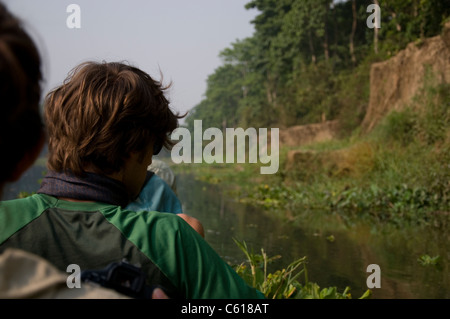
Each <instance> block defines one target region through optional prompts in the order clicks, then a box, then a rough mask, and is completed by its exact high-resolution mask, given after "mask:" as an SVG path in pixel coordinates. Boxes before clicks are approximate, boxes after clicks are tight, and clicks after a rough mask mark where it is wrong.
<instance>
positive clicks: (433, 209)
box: [173, 85, 450, 228]
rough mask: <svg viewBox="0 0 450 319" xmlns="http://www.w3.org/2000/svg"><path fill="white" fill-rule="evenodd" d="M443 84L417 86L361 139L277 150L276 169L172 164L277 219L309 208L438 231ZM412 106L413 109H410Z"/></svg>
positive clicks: (445, 104)
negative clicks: (415, 91) (223, 187)
mask: <svg viewBox="0 0 450 319" xmlns="http://www.w3.org/2000/svg"><path fill="white" fill-rule="evenodd" d="M449 92H450V86H449V85H439V86H424V88H423V89H422V90H421V91H420V92H419V93H418V94H417V97H416V99H415V100H414V102H413V103H411V105H410V106H409V107H407V108H405V109H404V110H403V111H400V112H396V111H394V112H392V113H390V114H389V115H388V116H386V117H385V118H384V119H383V121H382V122H381V123H380V124H379V125H378V126H377V127H376V128H375V129H374V130H373V131H371V132H370V133H369V134H361V133H360V131H359V130H356V131H354V132H353V134H352V135H351V136H348V137H344V138H341V139H333V140H329V141H325V142H318V143H311V144H306V145H303V146H301V147H297V148H296V147H286V146H284V147H283V146H282V147H281V148H280V170H279V172H278V173H277V174H273V175H262V174H260V173H259V165H258V164H189V165H175V166H173V167H174V169H175V171H176V172H178V173H182V172H185V173H186V172H187V173H192V174H194V175H195V176H197V178H198V179H200V180H203V181H207V182H209V183H213V184H214V183H221V184H224V185H226V186H227V189H228V191H229V192H230V196H232V197H233V198H235V199H236V200H239V201H241V202H243V203H249V204H252V205H256V206H258V207H261V208H263V209H264V210H266V211H272V212H277V214H279V212H283V213H282V214H283V216H280V217H282V218H286V219H289V220H292V221H294V220H296V219H302V220H304V219H305V218H309V217H310V215H312V214H313V213H314V212H315V211H318V210H319V211H321V212H323V213H327V214H329V215H330V216H334V217H335V218H338V219H341V220H342V222H343V223H344V224H347V226H350V225H351V224H352V223H357V222H364V223H366V224H370V225H371V226H373V227H375V228H385V227H387V226H389V227H395V228H402V227H407V226H428V227H437V228H445V227H448V225H449V220H450V128H449V127H450V126H449V123H450V93H449ZM418 106H420V107H418Z"/></svg>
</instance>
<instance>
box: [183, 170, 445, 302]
mask: <svg viewBox="0 0 450 319" xmlns="http://www.w3.org/2000/svg"><path fill="white" fill-rule="evenodd" d="M177 189H178V195H179V197H180V200H181V201H182V203H183V209H184V211H185V213H187V214H190V215H192V216H194V217H196V218H198V219H199V220H200V221H202V223H203V225H204V228H205V232H206V234H205V239H206V240H207V241H208V242H209V243H210V244H211V245H212V246H213V247H214V248H215V249H216V251H217V252H218V253H219V254H220V255H221V256H222V257H223V258H224V259H225V260H226V261H227V262H229V263H230V264H239V263H241V262H243V261H245V255H244V254H243V253H242V251H241V250H240V249H239V248H238V247H237V245H236V244H235V243H234V241H233V238H236V239H238V240H239V241H245V242H246V243H247V246H248V247H249V248H251V249H252V250H253V252H254V253H260V252H261V248H263V249H264V250H265V252H266V253H267V255H268V256H269V257H270V256H274V255H281V256H282V258H281V259H278V260H277V262H276V263H274V264H272V265H271V268H272V271H274V270H276V269H282V268H283V267H286V266H287V265H288V264H289V263H291V262H292V261H294V260H295V259H298V258H301V257H303V256H306V257H307V260H308V264H307V270H308V277H309V280H310V281H312V282H316V283H318V284H319V286H320V287H330V286H336V287H337V288H338V291H339V292H342V291H343V290H344V289H345V287H346V286H349V287H350V288H351V290H350V292H351V293H352V298H358V297H360V296H361V295H362V294H363V293H364V292H365V291H366V290H367V289H368V288H367V283H366V281H367V278H368V277H369V276H370V275H371V274H372V272H367V266H368V265H370V264H377V265H379V266H380V270H381V288H373V289H372V297H371V298H372V299H374V298H376V299H381V298H389V299H399V298H402V299H410V298H419V299H441V298H450V272H449V261H450V248H449V234H448V232H447V229H446V228H443V227H442V225H441V227H437V226H432V227H430V228H428V229H426V230H424V229H419V230H418V229H414V230H395V231H393V230H392V229H390V230H389V231H386V232H383V229H381V230H378V231H376V232H374V231H373V229H372V228H370V227H369V226H366V225H363V224H361V225H358V226H353V227H350V228H349V227H348V226H345V227H344V226H343V225H342V222H341V223H340V222H339V219H337V218H333V217H329V216H323V215H322V216H321V214H320V213H317V216H316V217H312V218H310V219H308V220H307V221H306V220H303V221H302V220H297V221H284V222H283V221H281V220H284V219H281V218H275V217H270V216H271V215H270V214H277V213H276V212H271V213H270V214H269V213H266V214H264V213H263V212H262V211H261V210H260V209H257V208H254V207H252V206H247V205H244V204H241V203H238V202H236V201H235V200H233V199H232V198H231V197H230V196H227V192H225V191H224V190H223V189H221V186H220V185H211V184H206V183H204V182H201V181H197V180H195V178H194V177H193V176H190V175H180V176H178V180H177ZM280 213H281V212H280ZM332 224H334V225H332ZM330 229H333V230H330ZM330 236H332V237H330ZM331 238H333V240H332V239H331ZM423 255H429V256H431V257H434V256H437V255H438V256H440V260H439V262H438V264H437V265H428V266H424V265H422V264H421V263H419V261H418V258H420V257H421V256H423Z"/></svg>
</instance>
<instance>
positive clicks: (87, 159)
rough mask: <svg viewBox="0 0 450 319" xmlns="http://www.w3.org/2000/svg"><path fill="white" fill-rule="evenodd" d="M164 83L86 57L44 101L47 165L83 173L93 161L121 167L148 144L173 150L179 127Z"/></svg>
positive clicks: (101, 168) (103, 168)
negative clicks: (133, 153) (90, 60)
mask: <svg viewBox="0 0 450 319" xmlns="http://www.w3.org/2000/svg"><path fill="white" fill-rule="evenodd" d="M166 89H167V87H163V85H162V83H161V82H158V81H155V80H153V79H152V78H151V77H150V75H148V74H147V73H145V72H144V71H142V70H140V69H138V68H136V67H134V66H130V65H128V64H125V63H122V62H110V63H107V62H101V63H99V62H85V63H82V64H80V65H79V66H77V67H76V68H74V69H73V70H72V71H71V72H70V73H69V76H68V77H67V79H66V80H65V81H64V83H63V84H62V85H61V86H59V87H57V88H56V89H54V90H53V91H51V92H50V93H49V94H48V95H47V96H46V98H45V101H44V114H45V122H46V125H47V130H48V136H49V141H48V143H49V158H48V168H49V169H51V170H55V171H70V172H72V173H74V174H76V175H81V174H82V173H83V172H84V171H85V169H86V167H88V166H91V167H92V166H93V168H94V170H95V171H96V172H98V173H102V174H111V173H114V172H118V171H120V170H121V169H122V168H123V166H124V164H125V160H126V159H127V158H128V156H129V155H130V154H131V152H140V153H144V152H146V151H147V150H148V148H149V146H150V144H151V143H152V142H153V143H154V145H157V144H159V145H163V146H165V147H166V148H167V149H171V147H172V146H173V142H172V141H171V140H170V138H169V134H170V133H171V132H172V131H173V130H175V129H176V128H177V127H178V119H180V118H182V117H183V116H179V115H178V114H175V113H173V112H172V110H171V109H170V107H169V101H168V100H167V98H166V97H165V95H164V91H165V90H166Z"/></svg>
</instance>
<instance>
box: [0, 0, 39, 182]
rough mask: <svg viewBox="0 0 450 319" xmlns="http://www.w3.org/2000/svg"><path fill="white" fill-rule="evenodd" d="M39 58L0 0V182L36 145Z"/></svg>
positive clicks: (10, 173)
mask: <svg viewBox="0 0 450 319" xmlns="http://www.w3.org/2000/svg"><path fill="white" fill-rule="evenodd" d="M41 79H42V74H41V58H40V55H39V52H38V49H37V47H36V46H35V44H34V42H33V40H32V39H31V38H30V36H29V35H28V34H27V33H26V31H25V30H24V29H23V27H22V25H21V22H20V21H19V20H18V19H17V18H15V17H14V16H13V15H12V14H11V13H10V12H9V11H8V9H7V8H6V7H5V6H4V5H3V4H2V3H0V149H1V156H0V167H1V169H0V185H2V184H3V183H4V182H6V181H9V180H10V179H11V177H12V176H11V175H12V173H13V171H14V169H15V167H16V165H17V163H18V162H20V160H21V159H22V158H23V157H24V156H25V155H26V154H27V152H29V151H30V150H31V149H33V147H35V145H37V144H38V142H39V140H40V138H41V137H42V134H43V132H44V130H43V123H42V119H41V116H40V113H39V100H40V97H41V87H40V81H41Z"/></svg>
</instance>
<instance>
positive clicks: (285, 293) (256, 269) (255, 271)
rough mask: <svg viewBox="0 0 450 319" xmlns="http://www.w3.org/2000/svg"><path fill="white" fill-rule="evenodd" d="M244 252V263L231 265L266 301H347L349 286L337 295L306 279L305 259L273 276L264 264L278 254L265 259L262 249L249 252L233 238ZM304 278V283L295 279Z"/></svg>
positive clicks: (367, 295) (366, 296)
mask: <svg viewBox="0 0 450 319" xmlns="http://www.w3.org/2000/svg"><path fill="white" fill-rule="evenodd" d="M233 240H234V242H235V243H236V245H237V246H238V247H239V248H240V249H241V250H242V251H243V252H244V254H245V256H246V257H247V261H246V262H243V263H241V264H240V265H237V266H235V270H236V272H237V273H238V274H239V275H240V276H241V277H242V278H244V280H246V281H247V282H248V283H249V284H250V285H252V286H253V287H255V288H256V289H258V290H259V291H261V292H262V293H263V294H264V295H265V296H266V297H267V298H269V299H351V294H350V287H346V288H345V290H344V291H343V292H342V293H340V292H338V290H337V288H336V287H328V288H322V289H321V288H320V286H319V285H318V284H317V283H314V282H310V281H309V280H308V271H307V269H306V256H305V257H302V258H299V259H297V260H295V261H293V262H292V263H291V264H289V265H288V266H287V267H286V268H283V269H281V270H277V271H275V272H274V273H267V265H268V264H269V263H270V262H272V261H273V260H275V259H278V258H281V256H280V255H276V256H273V257H270V258H269V257H268V256H267V254H266V252H265V251H264V249H261V254H255V253H253V252H250V251H249V249H248V247H247V244H246V243H245V241H243V242H240V241H238V240H237V239H233ZM301 275H304V278H305V283H304V284H301V283H300V282H299V280H298V278H299V277H300V276H301ZM370 295H371V291H370V290H367V291H366V292H365V293H364V294H363V295H362V296H361V297H360V299H366V298H369V297H370Z"/></svg>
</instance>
